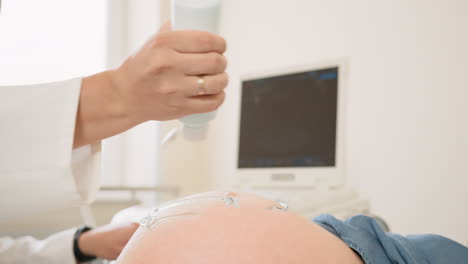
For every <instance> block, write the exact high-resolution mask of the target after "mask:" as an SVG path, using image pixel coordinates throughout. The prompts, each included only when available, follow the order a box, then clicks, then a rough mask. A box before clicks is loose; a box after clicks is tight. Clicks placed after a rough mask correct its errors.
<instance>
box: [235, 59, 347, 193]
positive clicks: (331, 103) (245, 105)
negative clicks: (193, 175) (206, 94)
mask: <svg viewBox="0 0 468 264" xmlns="http://www.w3.org/2000/svg"><path fill="white" fill-rule="evenodd" d="M342 78H343V66H342V64H330V65H326V66H321V67H303V68H301V69H294V70H289V71H284V70H283V71H272V72H269V73H263V74H252V75H249V76H246V77H245V78H243V80H242V88H241V90H242V96H241V111H240V125H239V127H240V128H239V137H238V140H239V141H238V159H237V169H238V172H239V174H241V176H244V177H249V178H250V180H252V178H253V177H256V179H257V181H258V180H259V179H260V181H262V182H264V183H266V182H269V183H274V182H281V183H290V184H293V185H294V184H306V185H308V184H312V185H313V184H314V182H316V181H317V180H327V181H328V180H330V181H333V182H341V180H342V175H341V171H342V170H341V167H342V162H341V157H342V153H341V144H342V138H341V135H342V121H343V116H342V114H341V113H340V110H342V106H341V104H342V94H341V93H342V91H341V87H342V84H343V80H342ZM262 177H263V178H262Z"/></svg>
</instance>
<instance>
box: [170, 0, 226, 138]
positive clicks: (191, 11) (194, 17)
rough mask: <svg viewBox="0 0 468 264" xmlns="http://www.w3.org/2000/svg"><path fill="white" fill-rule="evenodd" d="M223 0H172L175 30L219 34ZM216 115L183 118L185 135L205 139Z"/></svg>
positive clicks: (214, 113)
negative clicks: (210, 123) (209, 124)
mask: <svg viewBox="0 0 468 264" xmlns="http://www.w3.org/2000/svg"><path fill="white" fill-rule="evenodd" d="M221 2H222V0H172V14H171V16H172V18H171V20H172V28H173V30H200V31H208V32H211V33H215V34H218V31H219V29H218V27H219V17H220V11H221ZM194 85H195V84H194ZM215 117H216V112H211V113H205V114H196V115H191V116H186V117H184V118H181V119H180V121H181V122H182V123H183V124H184V128H183V133H184V137H185V138H186V139H188V140H202V139H204V138H205V137H206V133H207V128H208V123H209V122H210V121H211V120H213V119H214V118H215Z"/></svg>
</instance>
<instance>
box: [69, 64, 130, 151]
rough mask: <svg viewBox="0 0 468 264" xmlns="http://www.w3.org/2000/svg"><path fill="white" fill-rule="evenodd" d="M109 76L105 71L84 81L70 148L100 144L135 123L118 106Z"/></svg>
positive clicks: (125, 111)
mask: <svg viewBox="0 0 468 264" xmlns="http://www.w3.org/2000/svg"><path fill="white" fill-rule="evenodd" d="M111 75H112V74H111V72H110V71H107V72H103V73H99V74H96V75H93V76H90V77H86V78H84V79H83V82H82V86H81V95H80V102H79V106H78V113H77V118H76V126H75V137H74V145H73V148H79V147H82V146H85V145H89V144H92V143H96V142H99V141H100V140H102V139H105V138H108V137H111V136H114V135H117V134H119V133H122V132H124V131H126V130H128V129H130V128H132V127H133V126H135V125H137V124H138V122H136V121H134V120H132V119H131V118H130V117H129V115H128V113H129V111H127V110H126V109H125V107H124V105H123V104H122V103H121V100H120V98H119V93H118V91H117V89H116V88H115V85H114V84H113V80H112V78H111Z"/></svg>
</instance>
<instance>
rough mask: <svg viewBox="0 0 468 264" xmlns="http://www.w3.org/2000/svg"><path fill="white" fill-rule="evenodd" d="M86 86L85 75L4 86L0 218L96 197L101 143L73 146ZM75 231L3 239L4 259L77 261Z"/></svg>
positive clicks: (0, 257) (0, 91) (0, 94)
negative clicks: (83, 85) (39, 238)
mask: <svg viewBox="0 0 468 264" xmlns="http://www.w3.org/2000/svg"><path fill="white" fill-rule="evenodd" d="M80 90H81V79H74V80H69V81H63V82H57V83H51V84H43V85H29V86H14V87H12V86H7V87H1V86H0V210H1V212H0V222H3V221H6V220H12V219H15V218H18V217H23V216H26V215H32V214H35V213H39V212H46V211H49V210H53V209H59V208H65V207H70V206H77V205H80V204H83V203H89V202H91V201H92V200H93V199H94V197H95V194H96V193H97V191H98V189H99V174H100V149H101V146H100V144H95V145H92V146H86V147H83V148H80V149H78V150H75V151H73V148H72V146H73V139H74V130H75V121H76V114H77V110H78V102H79V96H80ZM72 236H73V230H68V231H65V232H62V233H59V234H56V235H53V236H51V237H49V238H48V239H46V240H44V241H36V240H33V239H31V238H21V239H16V240H12V239H11V238H2V239H0V263H2V264H3V263H5V264H6V263H36V264H37V263H48V264H52V263H61V264H63V263H74V258H73V253H72V247H71V243H72ZM13 260H15V261H13Z"/></svg>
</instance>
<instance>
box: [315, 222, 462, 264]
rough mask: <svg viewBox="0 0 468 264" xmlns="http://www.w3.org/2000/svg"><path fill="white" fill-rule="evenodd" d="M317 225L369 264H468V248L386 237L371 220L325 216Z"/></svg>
mask: <svg viewBox="0 0 468 264" xmlns="http://www.w3.org/2000/svg"><path fill="white" fill-rule="evenodd" d="M314 222H315V223H317V224H319V225H320V226H322V227H323V228H325V229H326V230H328V231H329V232H331V233H332V234H334V235H336V236H337V237H338V238H340V239H341V240H343V241H344V242H345V243H346V244H347V245H348V246H349V247H350V248H352V249H354V250H355V251H356V252H357V253H358V254H360V255H361V257H362V259H363V260H364V262H365V263H366V264H468V248H467V247H465V246H463V245H461V244H459V243H457V242H455V241H452V240H450V239H447V238H444V237H441V236H437V235H414V236H406V237H404V236H400V235H395V234H390V233H385V232H384V231H383V230H382V228H380V226H379V225H378V224H377V222H376V221H374V219H372V218H370V217H367V216H355V217H352V218H350V219H348V220H346V221H340V220H338V219H336V218H335V217H333V216H331V215H321V216H319V217H317V218H315V219H314Z"/></svg>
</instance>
